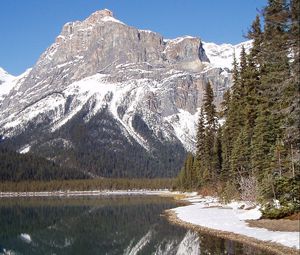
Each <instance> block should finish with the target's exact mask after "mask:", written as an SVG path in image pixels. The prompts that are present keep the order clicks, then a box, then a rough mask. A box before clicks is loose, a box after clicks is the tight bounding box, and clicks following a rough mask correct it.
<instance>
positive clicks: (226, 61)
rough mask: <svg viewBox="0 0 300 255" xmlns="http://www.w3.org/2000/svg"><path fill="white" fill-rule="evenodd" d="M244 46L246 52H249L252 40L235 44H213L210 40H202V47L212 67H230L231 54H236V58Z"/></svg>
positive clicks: (231, 61)
mask: <svg viewBox="0 0 300 255" xmlns="http://www.w3.org/2000/svg"><path fill="white" fill-rule="evenodd" d="M243 46H244V48H245V50H246V52H249V51H250V49H251V47H252V40H249V41H245V42H242V43H239V44H236V45H232V44H220V45H219V44H215V43H211V42H203V48H204V50H205V53H206V55H207V57H208V58H209V60H210V63H211V64H212V65H213V66H214V67H221V68H228V69H232V63H233V56H234V53H235V55H236V58H237V60H239V56H240V54H241V51H242V47H243Z"/></svg>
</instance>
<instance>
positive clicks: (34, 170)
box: [0, 147, 88, 181]
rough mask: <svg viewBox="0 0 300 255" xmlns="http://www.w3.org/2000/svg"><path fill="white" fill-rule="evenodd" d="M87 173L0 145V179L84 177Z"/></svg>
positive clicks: (66, 178)
mask: <svg viewBox="0 0 300 255" xmlns="http://www.w3.org/2000/svg"><path fill="white" fill-rule="evenodd" d="M85 178H88V175H87V174H85V173H83V172H80V171H78V170H76V169H70V168H65V167H64V168H62V167H60V166H59V165H57V164H55V163H54V162H52V161H49V160H46V159H44V158H41V157H37V156H35V155H33V154H20V153H17V152H15V151H12V150H9V149H7V148H1V147H0V179H1V181H24V180H40V181H50V180H68V179H85Z"/></svg>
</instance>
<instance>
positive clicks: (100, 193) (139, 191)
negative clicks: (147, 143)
mask: <svg viewBox="0 0 300 255" xmlns="http://www.w3.org/2000/svg"><path fill="white" fill-rule="evenodd" d="M109 195H120V196H121V195H157V196H170V197H172V196H173V195H176V194H175V193H173V192H171V191H169V190H167V189H161V190H147V189H137V190H78V191H74V190H66V191H61V190H59V191H37V192H0V199H1V198H16V197H77V196H109Z"/></svg>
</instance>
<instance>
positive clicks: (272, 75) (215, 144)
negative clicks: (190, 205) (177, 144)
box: [176, 0, 300, 218]
mask: <svg viewBox="0 0 300 255" xmlns="http://www.w3.org/2000/svg"><path fill="white" fill-rule="evenodd" d="M299 14H300V8H299V0H289V1H285V0H269V1H268V4H267V6H266V7H265V8H264V9H263V10H262V11H261V13H260V15H257V17H256V19H255V20H254V21H253V23H252V25H251V27H250V29H249V31H248V34H247V38H249V39H251V40H253V47H252V49H251V50H250V52H247V53H246V51H245V49H242V51H241V54H240V56H235V57H234V59H233V70H232V75H233V85H232V87H231V88H230V90H228V91H227V92H226V93H225V94H224V100H223V103H222V105H221V110H220V111H218V112H217V110H216V106H215V105H214V103H213V101H214V93H213V90H212V87H211V85H210V84H209V83H208V84H207V86H206V93H205V97H204V104H203V106H202V108H201V111H200V114H199V120H198V129H197V146H196V147H197V148H196V153H195V155H194V154H192V153H189V154H188V155H187V157H186V160H185V163H184V165H183V167H182V170H181V172H180V173H179V176H178V177H177V183H176V185H177V187H178V188H181V189H185V190H190V189H200V190H201V189H202V190H204V189H205V188H206V189H207V188H208V187H213V188H214V189H215V190H217V192H218V193H219V194H221V196H222V197H223V198H225V199H230V198H233V197H235V196H237V197H239V198H241V199H244V200H250V201H260V202H263V204H264V207H263V208H264V210H263V217H268V218H280V217H284V216H286V215H290V214H292V213H295V212H298V211H299V210H300V163H299V159H300V151H299V148H300V136H299V127H300V122H299V121H300V118H299V116H300V105H299V87H300V86H299V73H300V70H299V63H300V62H299V61H300V60H299V48H300V43H299V40H300V34H299ZM262 21H263V22H262ZM237 59H239V61H237ZM278 202H279V203H280V207H278V206H277V205H278Z"/></svg>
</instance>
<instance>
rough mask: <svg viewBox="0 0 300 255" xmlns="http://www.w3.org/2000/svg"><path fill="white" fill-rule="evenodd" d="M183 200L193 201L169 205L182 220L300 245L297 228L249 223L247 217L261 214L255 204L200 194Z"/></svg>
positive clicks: (220, 229)
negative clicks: (278, 228) (227, 201)
mask: <svg viewBox="0 0 300 255" xmlns="http://www.w3.org/2000/svg"><path fill="white" fill-rule="evenodd" d="M185 200H186V201H189V202H191V203H192V204H191V205H188V206H182V207H177V208H174V209H171V211H173V212H175V214H176V215H177V218H178V219H179V220H181V221H183V222H187V223H191V224H193V225H198V226H201V227H206V228H210V229H214V230H218V231H226V232H231V233H235V234H239V235H244V236H247V237H252V238H256V239H258V240H261V241H266V242H274V243H278V244H281V245H284V246H288V247H291V248H296V249H300V247H299V246H300V240H299V239H300V237H299V233H298V232H283V231H271V230H267V229H264V228H254V227H249V226H248V224H247V222H246V220H256V219H259V218H260V217H261V212H260V211H259V207H258V206H256V207H253V206H251V205H249V204H247V203H245V202H244V203H243V202H232V203H230V204H226V205H225V204H221V203H219V202H218V200H217V199H216V198H213V197H201V196H190V197H189V198H187V199H185ZM242 207H243V209H241V208H242Z"/></svg>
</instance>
